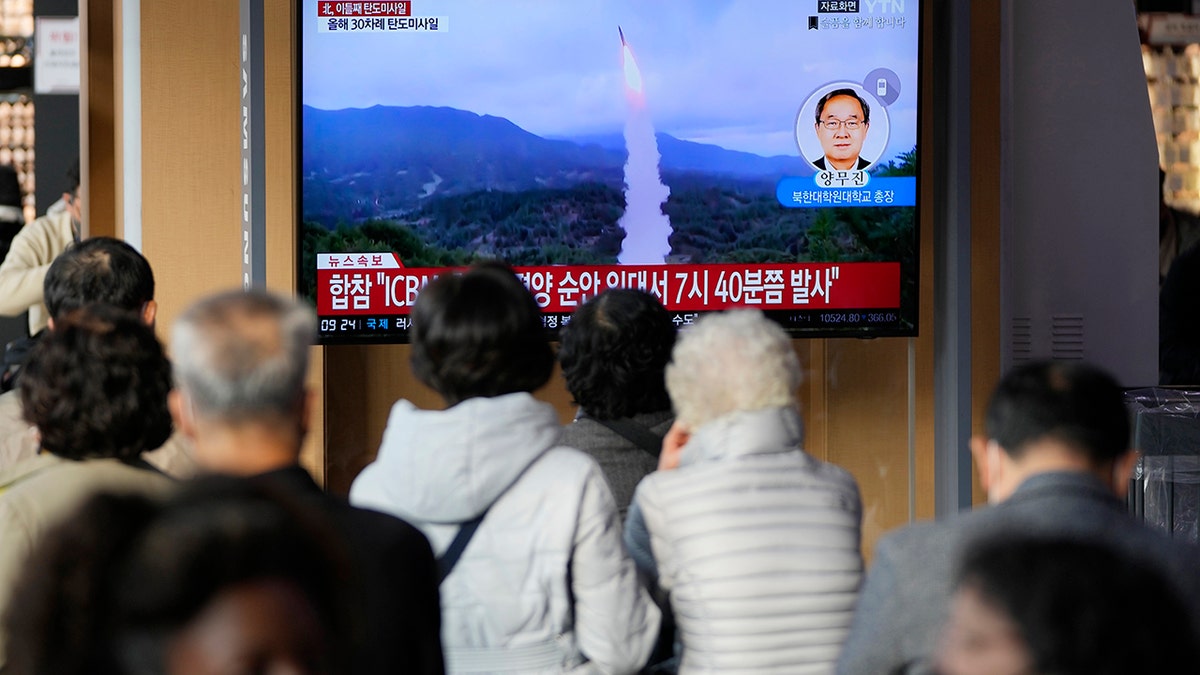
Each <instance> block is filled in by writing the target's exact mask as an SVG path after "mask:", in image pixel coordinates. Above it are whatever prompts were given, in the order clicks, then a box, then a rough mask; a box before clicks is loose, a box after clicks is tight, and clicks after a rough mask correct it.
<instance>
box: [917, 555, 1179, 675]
mask: <svg viewBox="0 0 1200 675" xmlns="http://www.w3.org/2000/svg"><path fill="white" fill-rule="evenodd" d="M1005 623H1008V624H1009V630H1010V632H1013V629H1015V635H1013V636H1012V637H1015V638H1016V639H1011V640H1006V639H1003V636H1001V635H992V634H990V633H991V632H992V631H993V630H994V629H993V628H991V627H995V628H1000V627H1002V626H1004V625H1005ZM994 638H1000V639H994ZM992 648H994V649H1001V648H1003V649H1005V650H1006V651H1007V652H1008V653H1006V654H1003V656H1004V657H1005V658H1008V659H1013V660H1014V662H1024V663H1026V664H1027V666H1028V668H1027V670H1023V671H1021V672H1034V673H1045V674H1046V675H1050V674H1054V675H1127V674H1128V673H1156V674H1158V673H1163V674H1167V673H1192V672H1195V669H1196V666H1197V664H1198V663H1200V645H1198V644H1197V638H1196V632H1195V629H1194V627H1193V625H1192V617H1191V616H1190V614H1189V612H1188V610H1187V607H1186V606H1185V605H1184V604H1183V602H1182V601H1181V600H1180V599H1179V595H1178V593H1177V592H1176V590H1175V589H1174V588H1173V587H1172V586H1171V585H1170V584H1169V583H1168V582H1167V580H1166V578H1165V577H1164V576H1163V574H1162V573H1161V572H1160V571H1159V570H1158V569H1157V568H1154V567H1151V566H1149V565H1147V564H1146V562H1145V561H1141V560H1134V559H1132V558H1131V557H1129V556H1128V555H1127V554H1124V553H1121V552H1118V551H1116V550H1115V549H1113V548H1111V547H1110V546H1108V545H1106V544H1103V543H1098V542H1084V541H1076V540H1070V539H1051V538H1045V537H1029V536H1012V535H1010V536H1001V537H995V538H991V539H985V540H983V541H981V542H979V543H977V544H976V545H975V546H974V547H972V548H971V549H969V550H968V552H967V554H966V555H965V557H964V559H963V563H962V566H961V570H960V574H959V581H958V591H957V593H956V595H955V599H954V603H953V605H952V611H951V616H950V621H949V624H948V626H947V632H946V636H945V641H944V642H943V647H942V653H943V657H942V663H941V664H939V665H941V666H942V670H941V671H940V672H943V673H944V675H967V674H968V673H973V672H985V671H983V670H976V669H973V668H972V667H971V664H972V663H974V662H975V661H976V660H981V659H983V658H986V657H987V656H991V657H994V658H998V657H1000V656H1002V655H1001V654H998V653H993V654H986V653H984V652H983V650H984V649H992ZM986 672H993V671H986ZM1006 672H1007V671H1006ZM1014 672H1016V671H1014Z"/></svg>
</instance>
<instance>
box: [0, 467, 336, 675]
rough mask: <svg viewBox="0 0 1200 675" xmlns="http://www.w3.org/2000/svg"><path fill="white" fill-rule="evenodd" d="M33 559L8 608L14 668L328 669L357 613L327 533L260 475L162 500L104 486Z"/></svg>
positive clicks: (62, 672) (201, 484)
mask: <svg viewBox="0 0 1200 675" xmlns="http://www.w3.org/2000/svg"><path fill="white" fill-rule="evenodd" d="M30 560H31V564H30V565H28V566H26V568H25V571H24V572H23V574H24V577H23V579H22V581H21V583H20V584H19V586H18V589H17V592H16V593H15V595H14V598H13V601H12V604H11V605H10V607H9V609H8V612H7V615H6V616H5V623H6V626H7V629H8V630H9V634H10V635H11V636H12V639H11V641H10V643H9V651H10V653H9V665H10V666H11V667H13V668H14V670H13V672H21V673H30V674H41V673H46V674H51V673H53V674H56V675H70V674H73V673H125V674H141V673H146V674H150V673H167V672H176V671H175V669H174V666H175V665H178V664H179V663H181V662H185V661H186V662H187V663H189V664H191V665H192V666H195V667H201V664H204V666H207V667H211V662H212V661H213V660H215V661H225V662H226V663H230V662H233V663H237V662H242V661H244V660H250V661H253V662H256V663H261V664H263V668H264V672H266V671H267V670H269V669H267V668H266V664H268V663H277V662H278V660H286V661H288V662H289V663H290V665H292V666H294V667H296V670H289V671H287V672H299V673H319V672H321V673H323V672H334V671H336V670H337V669H338V667H339V664H338V659H337V656H338V654H339V652H340V651H341V649H342V648H343V647H344V645H345V643H344V639H345V633H344V631H345V630H346V629H347V627H348V626H347V624H348V622H349V621H351V620H352V619H353V617H351V616H350V615H348V614H347V611H346V610H347V607H346V606H345V605H344V603H343V601H342V600H341V599H340V596H339V595H338V584H339V583H340V582H339V579H340V578H341V577H342V575H344V573H345V558H344V551H342V550H341V549H340V548H339V545H338V544H336V539H335V538H334V535H333V533H332V532H331V531H330V530H328V529H327V526H326V525H325V524H324V523H323V521H321V520H320V519H319V518H316V517H314V516H313V514H310V513H309V512H307V511H306V510H305V507H304V506H303V505H301V504H299V503H296V502H294V501H289V500H288V498H287V497H286V496H285V495H283V494H282V493H278V492H276V491H273V490H272V489H271V488H270V486H268V485H266V484H263V483H254V482H250V481H240V480H234V479H214V478H210V479H203V480H201V481H197V482H195V483H192V484H190V485H188V486H186V487H185V488H184V489H183V491H182V492H181V493H180V494H178V495H176V496H174V497H172V498H171V499H170V500H168V501H167V502H165V503H159V502H157V501H154V500H151V499H149V498H146V497H141V496H119V495H99V496H96V497H93V498H92V499H91V500H89V501H88V502H86V503H85V504H84V506H83V508H81V509H80V510H79V511H78V512H77V513H76V514H74V516H73V517H72V518H70V519H67V520H66V521H64V522H63V523H62V524H61V525H59V526H58V527H57V528H56V529H53V530H51V531H50V532H48V533H47V535H46V536H45V538H44V539H43V540H42V541H41V542H39V544H38V545H37V546H36V547H35V548H34V549H33V551H32V552H31V558H30ZM214 630H215V632H214ZM214 636H215V637H217V638H219V639H214ZM202 672H226V671H225V670H212V671H210V670H203V671H202ZM271 672H274V671H271Z"/></svg>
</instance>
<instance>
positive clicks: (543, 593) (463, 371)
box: [350, 263, 659, 673]
mask: <svg viewBox="0 0 1200 675" xmlns="http://www.w3.org/2000/svg"><path fill="white" fill-rule="evenodd" d="M412 318H413V327H412V339H413V350H412V365H413V371H414V372H415V373H416V375H417V377H418V378H419V379H420V380H421V381H422V382H424V383H425V384H427V385H429V386H430V387H432V388H433V389H434V390H435V391H436V392H438V394H440V395H441V397H442V399H443V400H444V401H445V402H446V404H447V406H449V407H448V408H447V409H445V410H418V409H417V408H416V407H414V406H413V405H412V404H411V403H409V402H408V401H399V402H397V403H396V405H395V406H393V408H392V412H391V415H390V416H389V418H388V424H387V429H386V430H385V431H384V437H383V442H382V444H381V445H380V448H379V455H378V457H377V458H376V459H375V461H374V462H373V463H372V464H370V465H369V466H367V468H365V469H364V470H363V471H362V473H361V474H359V476H358V478H356V479H355V481H354V484H353V486H352V488H351V490H350V501H351V502H352V503H354V504H356V505H359V506H362V507H365V508H372V509H376V510H380V511H384V512H386V513H391V514H393V515H396V516H399V517H401V518H403V519H405V520H407V521H409V522H411V523H413V524H414V525H416V526H417V527H418V528H420V529H421V530H422V531H423V532H424V533H425V534H426V536H428V537H429V541H430V543H431V544H432V545H433V549H434V551H436V552H438V554H439V564H440V566H441V574H442V583H441V596H442V644H443V647H444V649H445V653H446V668H447V671H448V672H451V673H459V672H483V671H486V672H522V673H561V672H569V671H572V670H573V669H575V668H580V669H581V670H583V669H587V670H589V671H590V670H597V671H602V672H610V673H630V672H634V671H636V670H637V669H638V668H639V667H641V666H642V665H643V664H644V663H645V661H646V659H647V658H648V656H649V654H650V650H651V648H652V647H653V645H654V642H655V639H656V637H657V631H658V625H659V611H658V608H657V607H655V606H654V603H653V602H652V601H651V600H650V598H649V596H648V595H647V594H646V592H645V590H643V589H642V588H641V587H640V585H639V583H638V579H637V573H636V571H635V570H634V567H633V563H632V561H631V560H630V559H629V556H628V554H627V553H626V552H625V550H624V548H623V547H622V546H621V535H620V525H619V523H618V522H617V511H616V506H615V505H614V504H613V500H612V495H611V493H610V492H609V489H608V486H607V485H606V484H605V482H604V476H603V474H602V473H601V471H600V467H599V466H598V465H597V464H596V462H595V460H593V459H591V458H590V457H588V456H587V455H586V454H584V453H582V452H579V451H577V450H572V449H569V448H564V447H561V446H560V445H559V443H558V436H559V430H560V427H559V424H558V416H557V415H556V414H555V412H554V409H553V408H552V407H551V406H549V405H547V404H545V403H541V402H539V401H537V400H536V399H535V398H533V396H532V395H531V392H532V391H533V390H535V389H537V388H539V387H541V386H542V385H544V384H545V383H546V381H547V380H548V379H549V378H550V373H551V370H552V368H553V366H554V357H553V354H552V352H551V349H550V345H549V344H548V342H547V335H546V334H545V332H544V331H543V328H542V316H541V312H540V311H539V310H538V306H537V303H536V302H535V301H534V299H533V297H532V296H531V295H530V294H529V291H528V290H527V289H526V288H525V287H524V286H523V285H522V284H521V281H520V280H519V279H518V278H517V277H516V276H515V275H514V274H513V272H512V271H511V270H510V269H508V268H507V267H505V266H503V265H500V264H497V263H485V264H481V265H477V266H475V267H473V268H471V269H470V270H469V271H467V272H466V273H465V274H461V275H460V274H444V275H442V276H439V277H438V278H437V279H435V280H433V281H431V282H430V283H429V285H428V286H426V287H425V289H424V290H422V291H421V293H420V294H419V295H418V296H417V301H416V305H415V306H414V307H413V311H412ZM456 563H457V564H456Z"/></svg>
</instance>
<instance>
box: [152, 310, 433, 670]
mask: <svg viewBox="0 0 1200 675" xmlns="http://www.w3.org/2000/svg"><path fill="white" fill-rule="evenodd" d="M315 337H316V317H315V316H314V314H313V312H312V310H311V309H310V308H308V307H307V306H305V305H302V304H300V303H299V302H296V301H295V300H292V299H290V298H284V297H281V296H278V295H274V294H271V293H268V292H265V291H258V290H252V291H231V292H227V293H222V294H220V295H215V296H212V297H209V298H206V299H203V300H200V301H199V302H197V303H196V304H194V305H192V306H191V307H190V308H188V309H187V310H186V311H185V312H184V313H183V315H182V316H180V317H179V319H177V320H176V322H175V326H174V330H173V332H172V348H173V351H174V352H175V354H176V355H177V357H176V360H175V363H174V372H175V383H176V389H175V391H173V392H172V393H171V394H170V397H169V403H170V407H171V413H172V416H173V417H174V419H175V424H176V426H177V427H178V428H179V429H180V430H181V431H182V432H183V433H185V434H187V435H188V436H190V437H191V438H192V439H193V440H194V442H195V448H196V449H195V455H196V462H197V464H199V466H200V468H201V470H203V471H206V472H209V473H218V474H226V475H233V476H242V477H246V478H249V479H252V480H254V481H256V482H261V483H264V484H266V485H268V486H269V487H271V488H273V489H275V490H278V491H280V492H282V493H284V494H286V495H289V496H290V497H291V498H293V499H294V500H296V501H298V502H301V503H302V504H305V505H307V506H308V507H310V508H313V509H314V510H318V511H319V512H320V513H322V514H324V515H325V516H327V519H328V524H329V525H331V526H332V527H333V528H334V529H335V530H336V531H337V532H338V533H339V534H340V536H341V539H342V541H341V543H342V544H343V546H344V547H345V549H346V550H347V552H348V554H349V558H350V561H349V562H350V563H351V571H352V574H349V575H348V576H347V578H346V579H344V580H343V584H342V588H343V590H344V591H345V593H346V597H345V601H346V602H348V603H349V604H350V605H351V607H352V608H354V609H355V610H357V611H356V613H357V616H358V617H359V619H360V621H358V622H357V624H356V627H357V630H356V631H354V632H353V633H352V635H351V642H352V643H351V649H352V658H351V663H350V664H348V670H347V672H351V673H384V672H407V673H442V672H444V665H443V658H442V649H441V638H440V630H441V609H440V604H439V598H438V585H437V579H438V577H437V565H436V562H435V560H434V558H433V552H432V550H431V549H430V547H429V542H428V540H426V539H425V536H424V535H422V534H421V532H420V531H419V530H417V529H416V528H414V527H412V526H411V525H409V524H408V523H406V522H404V521H402V520H400V519H399V518H395V517H393V516H390V515H386V514H383V513H378V512H375V511H369V510H365V509H358V508H355V507H353V506H350V505H349V504H348V503H347V502H346V501H345V500H343V499H341V498H338V497H334V496H332V495H328V494H326V493H324V492H323V491H322V490H321V488H320V487H318V486H317V484H316V483H315V482H314V481H313V479H312V477H311V476H310V475H309V474H308V472H307V471H305V470H304V469H303V468H301V467H300V465H299V460H300V448H301V444H302V443H303V441H304V436H305V434H306V433H307V431H308V424H309V414H310V407H311V405H312V397H311V396H310V395H309V390H308V388H307V386H306V384H305V378H306V374H307V370H308V354H309V346H310V345H311V343H312V342H313V340H314V338H315Z"/></svg>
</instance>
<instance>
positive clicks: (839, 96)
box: [813, 88, 871, 171]
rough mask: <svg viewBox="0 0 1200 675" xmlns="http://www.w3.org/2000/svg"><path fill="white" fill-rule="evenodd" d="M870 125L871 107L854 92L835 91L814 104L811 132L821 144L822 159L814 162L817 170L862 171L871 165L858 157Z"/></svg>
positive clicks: (847, 90)
mask: <svg viewBox="0 0 1200 675" xmlns="http://www.w3.org/2000/svg"><path fill="white" fill-rule="evenodd" d="M870 126H871V107H870V106H869V105H867V102H866V101H865V100H863V98H862V97H861V96H859V95H858V93H857V92H855V91H854V90H853V89H850V88H845V89H834V90H833V91H831V92H829V93H828V94H825V95H824V96H822V97H821V100H820V101H818V102H817V114H816V122H815V123H814V124H813V130H814V131H816V132H817V138H818V139H820V141H821V149H822V150H824V151H825V155H824V156H823V157H819V158H817V159H816V161H814V162H813V165H814V166H816V167H817V168H818V169H821V170H822V171H824V170H829V171H862V170H863V169H866V168H867V167H868V166H870V165H871V162H869V161H867V160H865V159H863V158H862V157H859V156H858V154H859V153H860V152H862V144H863V140H864V139H866V137H867V130H868V129H869V128H870Z"/></svg>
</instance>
